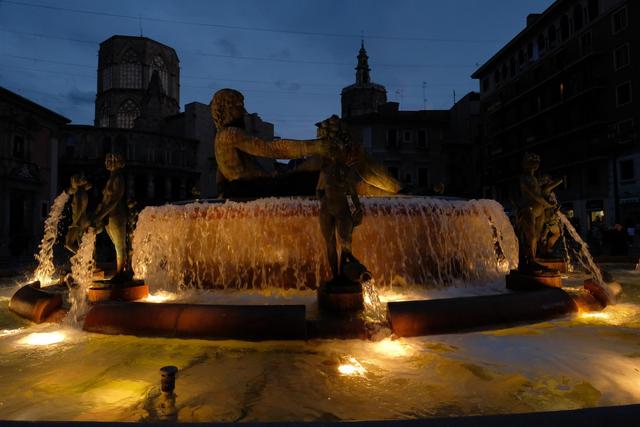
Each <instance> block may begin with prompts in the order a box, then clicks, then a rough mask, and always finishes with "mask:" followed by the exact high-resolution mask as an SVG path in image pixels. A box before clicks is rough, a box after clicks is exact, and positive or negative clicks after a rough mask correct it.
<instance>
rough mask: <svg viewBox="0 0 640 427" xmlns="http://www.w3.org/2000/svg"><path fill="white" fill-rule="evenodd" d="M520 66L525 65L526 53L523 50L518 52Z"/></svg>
mask: <svg viewBox="0 0 640 427" xmlns="http://www.w3.org/2000/svg"><path fill="white" fill-rule="evenodd" d="M518 65H519V66H520V67H522V66H523V65H524V52H522V50H521V51H519V52H518Z"/></svg>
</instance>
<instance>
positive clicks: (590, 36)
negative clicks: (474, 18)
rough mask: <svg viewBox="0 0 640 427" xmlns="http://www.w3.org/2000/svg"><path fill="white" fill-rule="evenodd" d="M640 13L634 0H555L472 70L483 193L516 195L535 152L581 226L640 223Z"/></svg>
mask: <svg viewBox="0 0 640 427" xmlns="http://www.w3.org/2000/svg"><path fill="white" fill-rule="evenodd" d="M639 20H640V4H638V2H635V1H625V0H558V1H556V2H555V3H553V4H552V5H551V6H550V7H549V8H548V9H547V10H545V11H544V12H543V13H541V14H532V15H529V16H528V18H527V25H526V27H525V28H524V29H523V30H522V31H521V32H520V33H519V34H518V35H516V36H515V37H514V38H513V39H512V40H511V41H509V43H507V44H506V45H505V46H504V47H503V48H501V49H500V50H499V51H498V52H497V53H496V54H495V55H494V56H493V57H492V58H490V59H489V60H488V61H487V62H486V63H484V64H483V65H482V66H481V67H480V68H479V69H478V70H477V71H476V72H475V73H474V74H473V76H472V77H473V78H475V79H478V80H479V82H480V97H481V115H482V122H483V136H482V141H483V146H482V165H483V167H482V178H481V179H482V183H483V189H484V195H485V196H487V197H495V198H497V199H498V200H499V201H501V202H503V203H508V202H509V200H510V199H513V198H514V197H515V194H516V193H517V186H518V175H519V173H520V170H521V161H522V158H523V155H524V153H525V152H528V151H531V152H535V153H537V154H539V155H540V156H541V157H542V165H541V168H542V169H541V173H548V174H551V175H554V176H556V177H565V178H566V184H565V186H564V187H563V188H559V189H558V191H557V193H558V197H559V199H560V200H562V201H563V203H564V208H565V209H566V210H567V211H573V214H575V216H576V217H577V218H578V222H579V223H580V224H581V226H582V228H583V231H584V230H585V229H586V228H589V227H590V224H591V223H592V222H593V221H596V218H598V217H600V218H604V221H605V222H606V223H608V224H609V225H612V224H613V223H614V222H621V223H627V224H636V223H639V222H640V163H638V162H639V161H640V156H639V155H638V154H639V153H640V151H639V149H638V148H639V145H638V143H639V142H640V141H639V139H638V123H639V121H640V113H639V111H640V109H638V103H637V99H636V98H637V97H638V88H639V87H640V61H638V46H640V32H638V31H637V30H634V27H633V25H632V23H635V22H639Z"/></svg>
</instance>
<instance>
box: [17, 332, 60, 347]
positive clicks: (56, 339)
mask: <svg viewBox="0 0 640 427" xmlns="http://www.w3.org/2000/svg"><path fill="white" fill-rule="evenodd" d="M64 338H65V335H64V334H63V333H62V332H38V333H33V334H29V335H27V336H26V337H24V338H22V339H21V340H20V341H18V343H19V344H24V345H52V344H58V343H60V342H62V341H64Z"/></svg>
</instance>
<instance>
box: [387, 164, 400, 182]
mask: <svg viewBox="0 0 640 427" xmlns="http://www.w3.org/2000/svg"><path fill="white" fill-rule="evenodd" d="M387 171H388V172H389V175H391V176H392V177H394V178H396V179H398V167H397V166H387Z"/></svg>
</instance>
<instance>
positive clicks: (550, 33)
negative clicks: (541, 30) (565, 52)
mask: <svg viewBox="0 0 640 427" xmlns="http://www.w3.org/2000/svg"><path fill="white" fill-rule="evenodd" d="M557 38H558V34H557V30H556V26H555V25H553V24H551V25H549V29H548V30H547V40H549V47H551V46H553V45H554V44H555V43H556V39H557Z"/></svg>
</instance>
